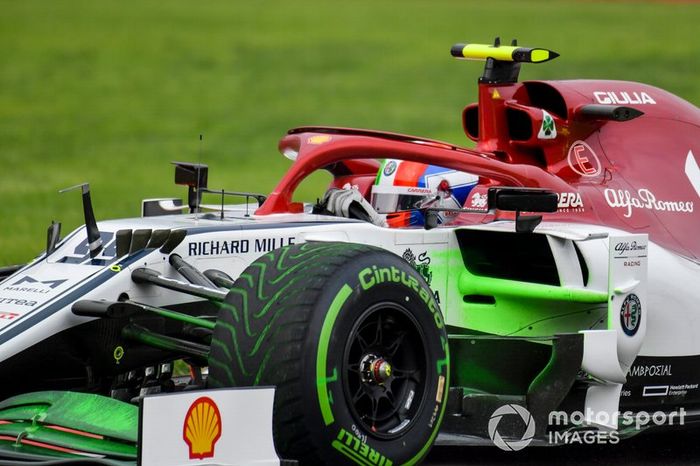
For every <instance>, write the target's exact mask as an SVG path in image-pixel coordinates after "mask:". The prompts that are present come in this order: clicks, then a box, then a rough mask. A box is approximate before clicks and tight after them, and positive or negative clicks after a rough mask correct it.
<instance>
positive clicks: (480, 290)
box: [459, 269, 608, 304]
mask: <svg viewBox="0 0 700 466" xmlns="http://www.w3.org/2000/svg"><path fill="white" fill-rule="evenodd" d="M459 291H460V292H461V293H462V294H465V295H468V294H477V295H478V294H481V295H491V296H494V295H495V296H503V297H509V298H524V299H538V300H543V301H564V302H572V303H590V304H598V303H607V302H608V294H607V293H606V292H601V291H592V290H585V289H577V288H568V287H563V286H552V285H542V284H539V283H527V282H519V281H514V280H504V279H501V278H491V277H481V276H476V275H472V274H471V273H470V272H469V271H468V270H466V269H464V271H463V272H462V276H461V277H460V280H459Z"/></svg>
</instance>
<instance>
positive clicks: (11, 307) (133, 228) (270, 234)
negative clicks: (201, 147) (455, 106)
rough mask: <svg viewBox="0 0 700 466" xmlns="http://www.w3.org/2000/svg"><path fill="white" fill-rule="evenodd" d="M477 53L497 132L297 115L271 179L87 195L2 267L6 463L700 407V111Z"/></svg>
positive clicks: (658, 421) (408, 435)
mask: <svg viewBox="0 0 700 466" xmlns="http://www.w3.org/2000/svg"><path fill="white" fill-rule="evenodd" d="M452 55H453V56H455V57H457V58H466V59H481V60H485V62H486V65H485V69H484V73H483V75H482V76H481V78H480V79H479V101H478V103H475V104H471V105H468V106H467V107H466V108H465V109H464V112H463V115H462V118H463V126H464V131H465V133H466V135H467V137H469V138H470V139H471V140H473V141H475V143H476V147H475V148H474V149H467V148H463V147H458V146H455V145H453V144H449V143H445V142H440V141H435V140H429V139H424V138H419V137H414V136H406V135H401V134H392V133H384V132H378V131H369V130H360V129H348V128H330V127H305V128H296V129H293V130H290V131H289V132H288V134H287V135H285V136H284V137H283V138H282V140H281V142H280V143H279V149H280V152H282V154H283V155H285V156H286V157H288V158H290V159H291V160H293V165H292V166H291V168H290V169H289V171H288V172H287V173H286V174H285V175H284V177H283V178H282V180H281V181H280V183H279V184H278V186H277V187H276V188H275V189H274V190H273V191H272V192H271V194H270V195H269V196H264V195H260V194H256V193H242V192H230V191H225V190H218V189H210V188H209V187H208V167H207V166H205V165H202V164H194V163H179V162H176V163H175V182H176V183H178V184H181V185H185V186H187V189H188V196H187V200H186V202H183V201H182V200H180V199H150V200H146V201H144V202H143V205H142V214H143V215H142V217H141V218H136V219H123V220H108V221H100V222H96V220H95V214H94V212H93V208H92V205H91V201H90V190H89V187H88V186H87V185H81V186H79V187H78V188H79V189H80V191H81V193H82V200H83V208H84V213H85V225H84V226H82V227H80V228H78V229H77V230H76V231H74V232H72V233H70V234H68V235H67V236H65V237H64V238H62V239H61V238H60V236H61V235H60V225H59V224H56V223H53V224H52V225H51V226H50V227H49V229H48V239H47V246H46V250H45V251H44V252H43V253H42V254H41V255H39V256H38V257H37V258H36V259H35V260H33V261H32V262H31V263H29V264H26V265H22V266H17V267H6V268H4V269H2V272H1V273H2V278H0V373H1V374H3V378H2V381H3V383H2V384H0V399H2V400H4V401H1V402H0V458H3V459H6V460H7V461H6V462H2V461H1V460H0V464H23V463H25V462H27V463H29V462H31V461H44V463H41V464H59V462H58V461H60V460H61V459H62V458H70V459H71V461H72V463H71V464H134V463H136V462H137V461H138V462H139V463H140V464H142V465H144V466H152V465H160V464H163V465H166V464H167V465H175V464H177V465H185V464H200V465H201V464H220V465H231V464H248V462H255V461H257V462H256V463H255V464H280V461H282V460H279V459H278V458H284V459H285V460H283V461H282V462H285V461H288V460H289V461H291V462H294V461H297V462H298V463H300V464H305V465H316V464H333V465H339V464H359V465H379V466H389V465H398V464H407V465H412V464H417V463H419V462H420V461H421V460H422V459H423V458H424V457H425V455H426V454H427V452H428V451H429V449H430V447H431V446H432V445H433V444H435V443H438V444H458V445H462V444H472V443H489V444H491V442H493V443H494V444H495V445H497V446H499V447H501V448H504V449H509V450H518V449H521V448H524V447H525V446H527V445H528V444H529V443H531V442H532V443H534V444H561V443H572V442H574V441H575V439H576V438H577V436H578V435H584V434H585V435H588V434H590V433H593V434H595V435H598V436H600V435H608V436H613V437H617V438H625V437H629V436H631V435H634V434H635V433H637V432H639V431H641V430H645V429H649V428H661V427H664V426H667V425H678V424H689V423H691V422H693V421H695V420H697V419H698V415H700V411H698V407H699V406H700V388H699V387H700V385H699V384H700V343H699V342H698V340H697V338H696V336H697V335H698V334H700V306H699V305H698V302H700V291H699V290H700V288H696V286H697V284H698V283H700V241H699V240H698V238H699V237H698V234H697V231H696V230H697V227H698V225H700V214H699V213H698V212H697V211H695V209H694V205H695V202H697V201H698V197H699V196H700V168H699V167H698V159H697V157H696V155H695V154H694V152H700V147H698V146H697V141H700V129H699V128H700V112H699V111H698V109H697V108H696V107H695V106H693V105H691V104H689V103H687V102H685V101H683V100H682V99H680V98H678V97H675V96H673V95H671V94H669V93H668V92H665V91H663V90H661V89H658V88H655V87H651V86H648V85H644V84H638V83H633V82H620V81H597V80H595V81H594V80H590V81H589V80H575V81H528V82H523V83H518V82H517V79H518V74H519V70H520V66H521V64H522V63H541V62H546V61H548V60H551V59H553V58H556V57H557V54H555V53H554V52H551V51H549V50H545V49H538V48H525V47H518V46H517V45H516V44H513V45H511V46H502V45H500V44H499V43H498V42H497V43H496V44H495V45H490V46H487V45H476V44H459V45H455V46H454V47H452ZM321 169H323V170H327V171H328V172H330V173H331V174H332V175H333V181H332V184H331V186H330V187H329V189H328V191H327V192H326V193H325V195H323V196H322V198H321V199H319V200H318V201H317V202H315V203H300V202H294V201H293V194H294V191H295V188H296V187H297V186H298V185H299V183H300V182H301V181H302V180H304V179H305V178H306V177H307V176H308V175H310V174H311V173H313V172H315V171H316V170H321ZM319 194H323V193H319ZM205 196H206V198H205ZM231 198H239V199H243V201H244V202H243V203H240V204H230V205H229V204H228V203H227V202H226V200H227V199H231ZM205 199H210V200H211V199H213V200H214V201H213V202H214V203H213V204H205V203H204V200H205ZM184 210H187V211H188V212H186V213H183V211H184ZM10 374H11V375H12V376H11V377H8V375H10ZM265 387H274V389H271V388H265ZM621 413H622V414H621ZM649 413H652V414H649ZM674 415H676V416H675V417H674ZM273 442H274V444H273ZM47 459H51V461H47ZM52 461H53V462H52ZM61 464H62V463H61Z"/></svg>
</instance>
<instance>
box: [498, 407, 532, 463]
mask: <svg viewBox="0 0 700 466" xmlns="http://www.w3.org/2000/svg"><path fill="white" fill-rule="evenodd" d="M512 415H515V416H520V419H522V421H523V422H524V423H525V432H523V435H522V437H521V438H520V440H504V439H503V437H501V434H500V433H499V432H498V424H499V423H500V422H501V418H502V417H503V416H512ZM534 436H535V420H534V419H533V418H532V414H530V411H528V410H527V409H525V408H524V407H522V406H520V405H516V404H509V405H503V406H501V407H500V408H498V409H497V410H496V411H494V412H493V414H492V415H491V419H489V437H491V441H492V442H493V444H494V445H496V446H497V447H498V448H500V449H501V450H505V451H519V450H522V449H523V448H525V447H526V446H528V445H530V442H532V438H533V437H534Z"/></svg>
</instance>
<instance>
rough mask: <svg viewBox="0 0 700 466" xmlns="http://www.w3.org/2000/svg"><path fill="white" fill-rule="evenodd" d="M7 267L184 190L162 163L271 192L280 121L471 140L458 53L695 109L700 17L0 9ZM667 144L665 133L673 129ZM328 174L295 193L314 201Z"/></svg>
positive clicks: (1, 232)
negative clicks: (83, 194) (668, 95)
mask: <svg viewBox="0 0 700 466" xmlns="http://www.w3.org/2000/svg"><path fill="white" fill-rule="evenodd" d="M0 11H1V12H2V13H0V206H1V207H0V209H1V212H0V265H3V264H12V263H21V262H24V261H27V260H29V259H30V258H31V257H33V255H34V254H36V253H37V252H39V251H40V250H41V249H42V248H43V247H44V243H45V234H46V233H45V232H46V226H47V225H48V223H50V221H51V220H52V219H55V220H59V221H62V222H63V227H64V229H63V232H64V234H66V233H67V232H68V231H70V230H71V229H73V228H74V227H76V226H78V225H79V224H81V223H82V209H81V207H80V200H79V199H80V198H79V195H78V194H77V193H70V194H64V195H59V194H57V190H58V189H60V188H63V187H67V186H71V185H74V184H77V183H80V182H84V181H89V182H90V183H91V186H92V189H93V204H94V206H95V209H96V212H97V216H98V220H99V219H105V218H113V217H125V216H136V215H138V213H139V207H140V200H141V199H143V198H149V197H160V196H184V189H181V188H179V187H176V186H174V185H173V169H172V167H171V166H169V164H168V163H169V162H170V161H171V160H190V161H197V160H198V159H200V156H199V141H198V135H199V134H200V133H202V134H204V143H203V149H202V154H201V160H202V162H204V163H207V164H209V166H210V176H209V180H210V181H209V186H210V187H226V188H228V189H236V190H254V191H260V192H269V191H270V190H271V189H272V188H273V186H274V184H275V182H276V181H277V179H278V178H279V177H280V176H281V175H282V173H284V171H285V170H286V168H287V167H288V166H289V163H290V162H289V161H288V160H286V159H284V158H283V157H282V156H280V155H279V154H278V153H277V150H276V146H277V141H278V139H279V138H280V137H281V136H282V134H283V133H284V132H285V131H286V130H287V129H288V128H290V127H293V126H300V125H309V124H325V125H339V126H356V127H366V128H377V129H385V130H392V131H398V132H403V133H414V134H419V135H422V136H426V137H431V138H437V139H444V140H447V141H450V142H455V143H458V144H466V143H467V142H466V138H465V137H464V135H463V134H462V131H461V126H460V125H461V123H460V112H461V109H462V107H463V106H464V105H465V104H467V103H469V102H472V101H474V100H475V99H476V85H475V81H476V78H477V77H478V76H479V74H480V72H481V66H482V65H481V64H476V63H468V62H467V63H465V62H458V61H455V60H452V59H451V58H450V56H449V47H450V46H451V45H452V44H453V43H456V42H490V41H491V40H492V39H493V37H495V36H496V35H500V36H502V37H503V39H504V41H508V40H509V39H510V38H512V37H517V38H518V39H519V41H520V43H521V44H522V45H532V46H542V47H548V48H551V49H553V50H556V51H557V52H559V53H560V54H561V55H562V56H561V57H560V58H559V59H557V60H555V61H554V62H550V63H548V64H545V65H539V66H536V65H531V66H524V67H523V72H522V73H521V78H523V79H539V78H543V79H552V78H609V79H625V80H638V81H644V82H648V83H651V84H654V85H657V86H659V87H663V88H666V89H668V90H670V91H671V92H674V93H676V94H678V95H680V96H681V97H683V98H685V99H687V100H689V101H691V102H693V103H696V104H697V103H698V102H700V82H699V81H698V71H699V68H700V59H699V58H698V57H700V41H698V39H697V34H696V31H697V27H698V25H699V24H700V5H697V4H693V3H692V2H685V3H676V2H672V3H667V2H613V3H609V2H588V1H587V2H584V1H559V2H554V1H505V0H499V1H494V0H491V1H465V0H430V1H428V0H425V1H418V0H402V1H384V2H381V1H376V0H354V1H350V2H331V1H325V2H324V1H307V0H297V1H293V2H292V1H281V0H280V1H270V0H258V1H232V0H226V1H224V0H220V1H209V0H206V1H198V2H194V1H185V0H169V1H167V2H163V1H147V0H120V1H94V0H91V1H83V0H67V1H63V0H53V1H48V0H43V1H42V0H21V1H15V0H12V1H10V0H0ZM670 136H672V135H670ZM323 184H324V180H321V179H318V178H316V179H314V180H313V181H312V182H311V183H309V184H307V185H306V186H304V187H303V191H302V195H303V196H306V197H307V199H314V198H315V197H316V196H318V195H319V194H320V193H322V191H323Z"/></svg>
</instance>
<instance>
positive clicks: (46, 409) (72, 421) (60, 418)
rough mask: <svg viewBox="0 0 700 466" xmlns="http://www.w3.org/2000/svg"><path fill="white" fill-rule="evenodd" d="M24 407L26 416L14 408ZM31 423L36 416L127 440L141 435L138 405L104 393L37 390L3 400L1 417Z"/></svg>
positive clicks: (47, 421)
mask: <svg viewBox="0 0 700 466" xmlns="http://www.w3.org/2000/svg"><path fill="white" fill-rule="evenodd" d="M19 407H23V408H26V409H27V410H26V411H25V417H21V418H18V417H16V415H17V414H18V413H17V412H16V411H14V412H13V409H16V408H19ZM11 413H12V415H13V416H15V417H13V418H11V419H9V420H26V421H28V422H30V421H31V420H32V419H33V418H35V416H36V415H39V417H38V418H37V419H41V421H42V422H43V423H45V424H56V425H60V426H65V427H70V428H72V429H77V430H82V431H85V432H91V433H94V434H98V435H104V436H106V437H111V438H114V439H119V440H124V441H127V442H136V441H137V438H138V426H137V424H138V407H136V406H134V405H131V404H128V403H123V402H121V401H117V400H113V399H111V398H107V397H104V396H99V395H93V394H88V393H77V392H59V391H48V392H35V393H29V394H26V395H18V396H15V397H12V398H9V399H7V400H5V401H3V402H2V403H0V419H7V418H8V417H9V416H7V415H9V414H11Z"/></svg>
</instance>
